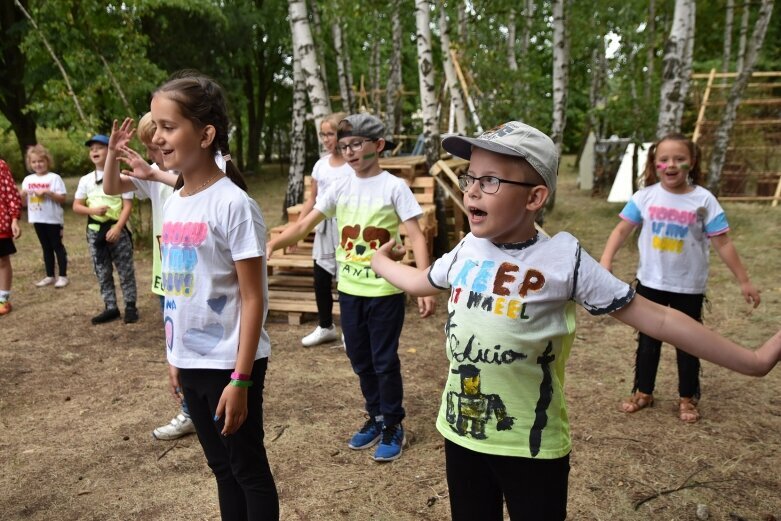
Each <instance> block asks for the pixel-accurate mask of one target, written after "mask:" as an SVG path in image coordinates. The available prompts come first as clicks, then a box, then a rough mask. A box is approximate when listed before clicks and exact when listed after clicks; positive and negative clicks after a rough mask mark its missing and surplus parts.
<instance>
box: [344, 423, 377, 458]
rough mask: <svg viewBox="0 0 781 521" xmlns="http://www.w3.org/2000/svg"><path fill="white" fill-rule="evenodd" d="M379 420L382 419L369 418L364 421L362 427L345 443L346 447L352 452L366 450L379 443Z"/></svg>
mask: <svg viewBox="0 0 781 521" xmlns="http://www.w3.org/2000/svg"><path fill="white" fill-rule="evenodd" d="M380 418H382V417H381V416H380V417H379V418H372V417H370V418H369V419H368V420H366V423H364V424H363V427H361V429H360V430H359V431H358V432H356V433H355V434H353V437H352V438H350V441H348V442H347V446H348V447H350V448H351V449H353V450H361V449H368V448H369V447H371V446H372V445H374V444H375V443H377V442H378V441H380V437H381V436H382V419H380Z"/></svg>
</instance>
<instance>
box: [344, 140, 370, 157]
mask: <svg viewBox="0 0 781 521" xmlns="http://www.w3.org/2000/svg"><path fill="white" fill-rule="evenodd" d="M371 141H377V140H376V139H362V140H361V141H353V142H352V143H347V144H346V145H341V144H340V145H337V147H338V148H339V150H340V151H341V152H342V154H344V153H345V152H347V149H348V148H349V149H350V150H352V151H353V152H358V151H359V150H361V149H362V148H363V144H364V143H369V142H371Z"/></svg>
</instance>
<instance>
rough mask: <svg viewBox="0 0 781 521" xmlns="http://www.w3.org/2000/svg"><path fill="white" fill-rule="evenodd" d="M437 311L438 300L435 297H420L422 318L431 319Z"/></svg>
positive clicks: (419, 304) (419, 308)
mask: <svg viewBox="0 0 781 521" xmlns="http://www.w3.org/2000/svg"><path fill="white" fill-rule="evenodd" d="M436 310H437V300H436V299H435V298H434V297H418V312H419V313H420V318H426V317H430V316H431V315H433V314H434V311H436Z"/></svg>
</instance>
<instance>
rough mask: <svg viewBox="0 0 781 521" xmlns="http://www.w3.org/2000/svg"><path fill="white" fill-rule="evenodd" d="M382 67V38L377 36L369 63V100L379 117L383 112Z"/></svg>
mask: <svg viewBox="0 0 781 521" xmlns="http://www.w3.org/2000/svg"><path fill="white" fill-rule="evenodd" d="M381 69H382V66H381V65H380V38H379V36H375V38H374V39H373V40H372V54H371V60H370V61H369V98H370V100H371V104H372V111H373V112H374V113H375V114H376V115H377V116H379V115H380V112H381V111H382V105H381V103H380V99H381V96H380V76H381V72H382V71H381Z"/></svg>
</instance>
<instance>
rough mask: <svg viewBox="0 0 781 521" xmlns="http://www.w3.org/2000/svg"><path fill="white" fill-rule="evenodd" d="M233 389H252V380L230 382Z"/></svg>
mask: <svg viewBox="0 0 781 521" xmlns="http://www.w3.org/2000/svg"><path fill="white" fill-rule="evenodd" d="M231 385H232V386H234V387H252V380H231Z"/></svg>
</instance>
